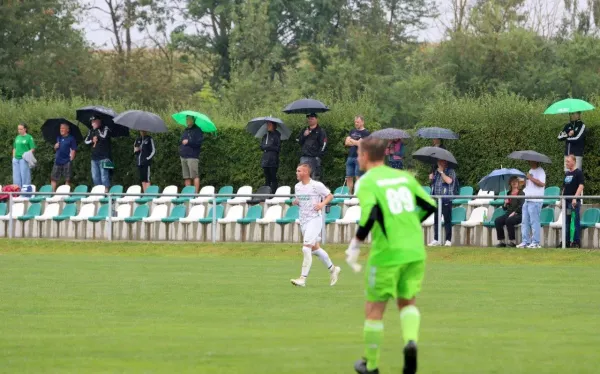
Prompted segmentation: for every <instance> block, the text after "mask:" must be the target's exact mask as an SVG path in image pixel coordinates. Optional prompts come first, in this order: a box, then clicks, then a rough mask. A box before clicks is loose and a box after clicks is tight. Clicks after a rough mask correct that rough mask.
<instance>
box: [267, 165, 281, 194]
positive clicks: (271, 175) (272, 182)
mask: <svg viewBox="0 0 600 374" xmlns="http://www.w3.org/2000/svg"><path fill="white" fill-rule="evenodd" d="M277 169H278V168H277V167H268V168H267V167H264V168H263V171H264V172H265V186H269V187H271V193H275V191H277V187H278V183H277Z"/></svg>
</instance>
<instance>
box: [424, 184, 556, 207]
mask: <svg viewBox="0 0 600 374" xmlns="http://www.w3.org/2000/svg"><path fill="white" fill-rule="evenodd" d="M423 189H425V191H427V193H429V194H431V187H429V186H423ZM474 193H475V191H474V189H473V187H470V186H463V187H461V188H460V190H459V193H458V195H459V196H477V198H475V199H470V198H462V199H460V198H459V199H454V200H452V205H468V206H485V205H491V206H502V205H504V196H506V191H501V192H500V193H499V194H498V195H497V198H496V199H494V196H496V195H495V194H494V192H493V191H484V190H479V192H477V195H474ZM559 195H560V187H557V186H552V187H547V188H546V189H545V190H544V196H559ZM557 202H558V199H553V198H548V199H544V203H543V204H544V205H555V204H556V203H557Z"/></svg>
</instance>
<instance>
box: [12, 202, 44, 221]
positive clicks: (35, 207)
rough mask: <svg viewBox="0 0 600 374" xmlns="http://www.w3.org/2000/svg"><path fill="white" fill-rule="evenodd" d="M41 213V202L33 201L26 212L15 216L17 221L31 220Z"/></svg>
mask: <svg viewBox="0 0 600 374" xmlns="http://www.w3.org/2000/svg"><path fill="white" fill-rule="evenodd" d="M41 214H42V204H40V203H35V204H31V205H30V206H29V209H27V213H26V214H25V215H23V216H21V217H17V219H18V220H19V221H23V222H24V221H31V220H32V219H35V217H38V216H40V215H41Z"/></svg>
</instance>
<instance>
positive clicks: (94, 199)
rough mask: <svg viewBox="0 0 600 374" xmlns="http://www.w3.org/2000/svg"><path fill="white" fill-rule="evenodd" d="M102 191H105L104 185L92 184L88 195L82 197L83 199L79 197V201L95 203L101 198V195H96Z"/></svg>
mask: <svg viewBox="0 0 600 374" xmlns="http://www.w3.org/2000/svg"><path fill="white" fill-rule="evenodd" d="M104 191H106V187H104V186H94V187H92V190H91V191H90V194H93V195H90V196H87V197H84V198H83V199H81V203H82V204H90V203H97V202H99V201H100V199H102V198H103V196H102V195H97V194H103V193H104Z"/></svg>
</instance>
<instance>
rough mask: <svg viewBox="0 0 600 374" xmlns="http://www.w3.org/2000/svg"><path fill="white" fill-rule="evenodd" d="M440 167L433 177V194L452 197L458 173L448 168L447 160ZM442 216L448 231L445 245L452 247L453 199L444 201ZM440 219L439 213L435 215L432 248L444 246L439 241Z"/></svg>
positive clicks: (441, 162)
mask: <svg viewBox="0 0 600 374" xmlns="http://www.w3.org/2000/svg"><path fill="white" fill-rule="evenodd" d="M437 164H438V167H437V169H436V171H435V173H434V174H433V176H432V177H431V184H432V185H433V188H432V194H433V195H434V196H451V195H453V194H454V183H455V181H456V172H455V171H454V169H452V168H449V167H448V162H447V161H445V160H438V162H437ZM442 216H443V217H444V229H445V230H446V241H445V243H444V245H445V246H446V247H450V246H452V199H451V198H443V199H442ZM438 225H439V217H438V214H437V212H436V213H435V225H434V228H433V231H434V237H433V241H432V242H431V243H429V246H430V247H437V246H440V245H442V244H441V242H440V240H439V232H438Z"/></svg>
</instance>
